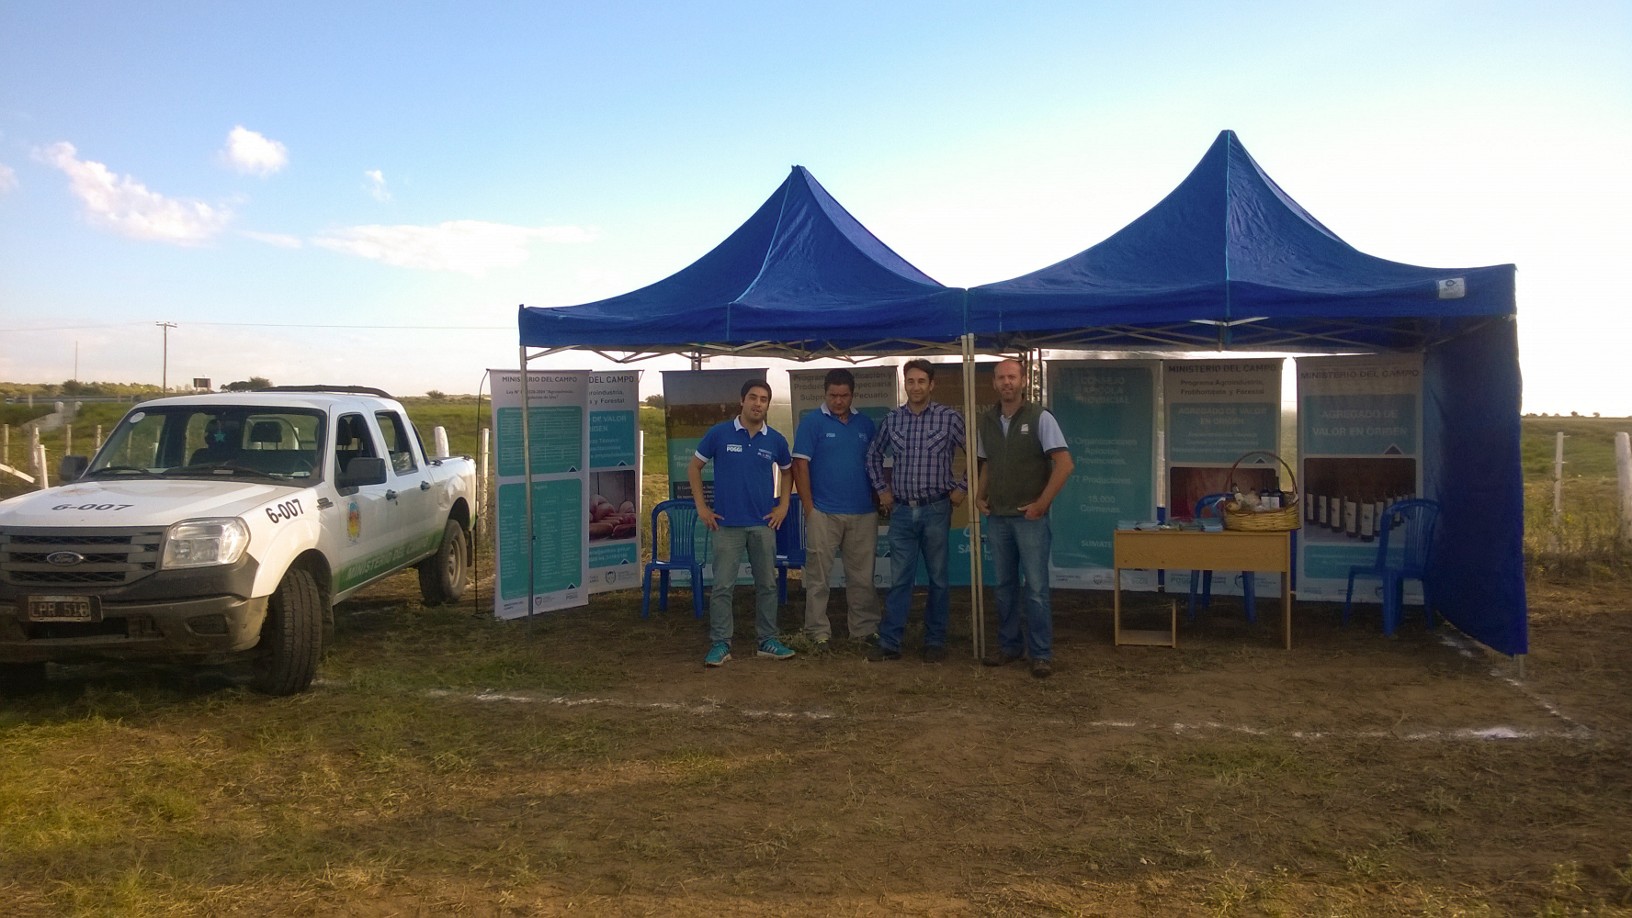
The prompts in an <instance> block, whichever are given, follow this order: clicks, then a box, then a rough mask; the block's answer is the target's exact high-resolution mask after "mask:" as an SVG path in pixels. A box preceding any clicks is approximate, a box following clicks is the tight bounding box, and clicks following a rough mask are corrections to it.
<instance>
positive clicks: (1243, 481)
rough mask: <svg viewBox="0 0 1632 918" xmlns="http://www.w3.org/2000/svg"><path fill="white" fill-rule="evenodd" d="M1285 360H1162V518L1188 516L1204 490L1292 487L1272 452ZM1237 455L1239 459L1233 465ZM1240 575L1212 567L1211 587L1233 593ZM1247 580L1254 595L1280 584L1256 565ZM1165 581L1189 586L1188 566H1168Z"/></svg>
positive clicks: (1180, 588) (1172, 586) (1173, 586)
mask: <svg viewBox="0 0 1632 918" xmlns="http://www.w3.org/2000/svg"><path fill="white" fill-rule="evenodd" d="M1284 364H1285V361H1284V360H1283V359H1281V358H1274V359H1265V360H1170V361H1166V362H1164V363H1163V364H1162V402H1163V405H1164V406H1165V408H1166V416H1167V428H1166V431H1167V436H1166V442H1167V463H1166V466H1167V495H1168V499H1167V503H1168V510H1167V516H1168V519H1171V520H1185V519H1190V518H1192V516H1193V515H1194V513H1195V506H1196V502H1197V501H1199V500H1200V499H1201V498H1203V497H1206V496H1208V495H1211V494H1220V493H1231V492H1233V491H1234V490H1236V489H1240V490H1241V491H1243V492H1245V491H1253V492H1256V493H1260V494H1261V493H1264V492H1274V493H1276V494H1277V496H1278V495H1279V492H1280V491H1281V490H1282V489H1285V490H1287V491H1291V490H1292V488H1293V484H1292V482H1291V481H1290V480H1283V478H1285V475H1284V472H1283V470H1282V468H1281V465H1280V463H1279V462H1277V461H1276V460H1275V459H1274V458H1273V456H1274V455H1276V454H1277V453H1278V451H1279V448H1280V447H1279V444H1280V439H1281V371H1282V368H1283V365H1284ZM1250 453H1258V455H1248V454H1250ZM1265 454H1268V455H1265ZM1243 457H1245V458H1244V459H1243ZM1290 458H1291V457H1288V459H1290ZM1237 460H1242V461H1241V462H1240V464H1239V465H1236V461H1237ZM1288 465H1290V461H1289V462H1288ZM1232 466H1234V472H1233V474H1232V472H1231V468H1232ZM1244 576H1246V574H1245V573H1243V572H1241V571H1223V572H1217V573H1215V574H1214V576H1213V577H1212V580H1211V591H1212V592H1213V593H1214V594H1227V595H1232V596H1239V595H1240V594H1241V593H1242V578H1243V577H1244ZM1253 582H1254V587H1255V590H1256V593H1257V595H1259V596H1274V595H1278V594H1279V593H1280V591H1281V583H1280V574H1277V573H1262V572H1259V573H1257V574H1256V575H1255V577H1254V581H1253ZM1166 587H1167V591H1168V592H1170V593H1188V592H1189V590H1190V572H1189V571H1178V570H1175V571H1168V572H1167V577H1166Z"/></svg>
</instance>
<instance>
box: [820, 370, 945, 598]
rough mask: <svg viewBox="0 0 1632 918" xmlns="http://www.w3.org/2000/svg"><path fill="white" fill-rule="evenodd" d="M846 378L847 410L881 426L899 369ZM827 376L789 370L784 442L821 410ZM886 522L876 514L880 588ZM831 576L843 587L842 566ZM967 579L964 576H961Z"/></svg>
mask: <svg viewBox="0 0 1632 918" xmlns="http://www.w3.org/2000/svg"><path fill="white" fill-rule="evenodd" d="M849 369H850V375H852V376H854V377H855V378H856V390H855V397H854V399H853V400H852V401H851V403H850V410H851V411H854V412H856V413H857V414H865V415H866V416H868V417H870V418H872V419H873V423H875V424H883V423H884V416H885V415H886V414H889V413H890V412H891V411H892V410H894V409H895V407H896V406H897V405H899V404H901V403H900V402H899V401H898V400H897V399H898V396H897V394H896V379H897V378H898V374H899V372H900V371H899V370H898V369H897V368H896V367H851V368H849ZM827 374H828V371H827V370H789V371H788V389H789V396H790V397H791V400H792V402H793V419H794V429H793V430H791V431H788V443H789V444H792V443H793V442H794V437H795V436H796V435H797V434H798V433H799V427H798V425H799V422H800V421H801V420H802V419H803V418H804V416H805V414H806V413H807V412H809V411H814V410H817V409H819V408H821V406H822V404H823V403H824V402H825V401H826V400H827V392H826V390H825V389H824V388H823V387H822V380H823V378H824V377H826V376H827ZM887 525H888V520H887V519H886V518H885V517H884V516H883V515H882V514H880V515H879V532H878V548H877V555H878V557H877V558H875V563H874V566H873V585H874V586H883V585H885V584H888V583H889V582H890V565H889V558H888V557H887V555H888V553H889V540H888V539H887V538H885V535H884V531H885V528H886V527H887ZM831 570H832V576H831V577H829V578H828V579H829V580H830V581H831V586H833V587H842V586H844V565H842V564H834V565H833V566H832V568H831ZM965 579H967V577H965Z"/></svg>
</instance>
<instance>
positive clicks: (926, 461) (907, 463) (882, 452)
mask: <svg viewBox="0 0 1632 918" xmlns="http://www.w3.org/2000/svg"><path fill="white" fill-rule="evenodd" d="M963 443H964V433H963V415H961V414H959V413H958V412H956V411H954V410H952V409H951V408H948V407H946V406H945V405H942V404H941V403H940V402H930V403H929V407H927V408H925V409H924V412H923V413H922V414H913V413H912V409H911V408H909V407H907V406H906V405H902V406H901V407H899V408H897V409H895V410H894V411H892V412H890V413H889V414H887V415H885V416H884V423H883V424H881V425H879V428H878V436H876V437H874V438H873V444H872V446H871V447H869V448H868V449H867V477H868V479H870V480H871V482H872V485H873V490H874V491H883V490H884V489H885V488H886V487H887V488H889V489H890V493H891V494H893V495H894V496H895V499H896V500H912V501H918V500H928V499H929V498H931V497H939V496H941V495H943V494H945V493H947V492H948V491H951V490H954V489H956V490H959V491H967V490H968V489H969V486H968V485H967V484H966V483H964V481H963V480H962V479H959V478H954V477H952V455H953V453H955V452H956V451H957V449H958V447H960V446H962V445H963ZM885 456H890V457H891V458H892V459H893V460H894V462H893V463H892V473H891V479H890V481H888V482H886V481H885V480H884V457H885Z"/></svg>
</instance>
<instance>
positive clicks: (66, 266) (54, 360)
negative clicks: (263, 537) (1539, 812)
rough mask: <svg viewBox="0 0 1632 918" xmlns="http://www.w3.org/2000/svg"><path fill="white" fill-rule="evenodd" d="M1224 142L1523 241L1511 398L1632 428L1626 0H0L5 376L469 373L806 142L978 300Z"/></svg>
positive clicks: (1470, 238) (1406, 221)
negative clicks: (547, 311)
mask: <svg viewBox="0 0 1632 918" xmlns="http://www.w3.org/2000/svg"><path fill="white" fill-rule="evenodd" d="M1225 128H1229V129H1233V130H1235V131H1236V132H1237V133H1238V134H1239V136H1240V138H1241V140H1242V142H1243V143H1244V144H1245V145H1246V147H1247V149H1248V150H1249V151H1251V152H1252V154H1253V156H1254V157H1255V158H1256V159H1257V160H1258V161H1259V163H1260V164H1261V165H1262V166H1263V167H1264V168H1265V170H1266V171H1268V172H1269V174H1270V175H1272V176H1273V177H1274V178H1275V180H1276V181H1277V182H1278V183H1279V184H1280V185H1281V187H1282V188H1284V189H1285V190H1286V191H1287V192H1288V193H1289V194H1291V195H1292V196H1293V197H1294V198H1296V199H1297V200H1298V201H1299V203H1301V204H1302V205H1303V206H1304V207H1305V209H1307V210H1309V211H1310V212H1311V213H1313V214H1314V215H1315V216H1316V217H1317V218H1318V219H1320V220H1321V222H1322V223H1324V224H1325V225H1326V226H1327V227H1329V228H1331V229H1332V230H1333V231H1334V232H1336V233H1337V234H1338V235H1339V236H1341V237H1343V238H1344V239H1345V240H1346V241H1348V242H1349V243H1350V244H1352V245H1354V246H1356V247H1357V248H1359V249H1361V250H1363V251H1366V252H1369V253H1370V254H1373V255H1377V256H1380V257H1384V258H1389V259H1393V260H1397V261H1404V262H1410V263H1414V264H1422V265H1430V266H1435V267H1469V266H1476V265H1486V264H1498V263H1508V262H1511V263H1515V264H1517V265H1518V269H1519V329H1520V332H1519V333H1520V349H1521V360H1522V363H1523V369H1524V372H1525V393H1526V398H1525V407H1526V410H1529V411H1545V412H1559V411H1563V412H1568V411H1572V410H1577V411H1581V412H1583V413H1590V412H1594V411H1599V412H1602V413H1604V414H1614V415H1632V386H1629V385H1627V384H1626V383H1625V376H1626V374H1625V371H1624V367H1625V363H1626V357H1625V356H1624V353H1623V352H1624V350H1625V344H1624V343H1623V341H1622V340H1617V339H1624V338H1625V337H1626V330H1627V326H1628V324H1629V323H1628V322H1627V320H1626V319H1625V318H1624V315H1625V314H1626V313H1627V312H1628V307H1629V306H1632V303H1629V297H1628V295H1627V293H1626V292H1625V287H1624V286H1623V284H1624V282H1623V281H1616V280H1615V278H1617V277H1625V276H1627V275H1628V274H1632V271H1629V269H1632V220H1629V218H1628V216H1627V215H1628V214H1629V213H1632V179H1629V178H1628V166H1629V164H1632V4H1628V3H1625V2H1603V3H1591V2H1563V3H1554V4H1545V5H1544V4H1534V3H1492V2H1477V3H1475V2H1468V3H1435V2H1414V3H1392V2H1386V3H1366V4H1307V3H1253V2H1245V3H1185V2H1179V3H1158V4H1134V3H1125V4H1124V3H1114V4H1113V3H1091V2H1075V3H1031V2H1011V3H1003V4H995V3H991V4H988V3H961V2H956V0H943V2H936V3H916V2H878V0H874V2H865V3H860V2H858V3H807V4H797V5H795V4H773V3H744V2H739V3H684V2H679V3H673V2H671V3H619V2H608V3H598V4H567V3H519V2H518V3H480V2H476V3H471V2H462V3H459V4H452V3H435V4H432V3H343V2H342V3H332V2H331V3H299V2H297V3H285V4H265V5H251V4H245V3H225V4H224V3H204V2H199V3H174V2H152V3H142V4H129V3H118V2H104V3H88V2H76V0H57V2H40V0H5V2H0V334H3V339H0V379H4V380H11V381H24V382H56V381H62V380H65V379H69V378H71V377H73V376H74V375H75V365H76V364H75V361H76V353H77V365H78V376H79V378H81V379H86V380H110V381H137V380H140V381H152V382H158V381H159V376H160V373H161V361H162V355H161V342H162V336H161V331H160V329H159V328H158V327H156V326H155V323H157V322H161V321H165V322H173V323H175V324H176V327H175V328H173V329H171V330H170V332H169V364H168V367H169V369H168V374H169V380H170V382H171V383H172V384H174V383H176V382H177V381H186V380H189V379H191V378H192V377H194V376H207V377H210V378H212V379H213V380H214V381H215V382H216V383H217V384H220V383H222V382H226V381H230V380H234V379H243V378H247V377H248V376H252V375H260V376H266V377H269V378H271V379H273V380H274V381H275V382H279V383H295V382H311V381H321V382H345V383H355V384H364V385H378V386H382V387H385V388H388V389H391V390H393V391H397V392H401V393H403V394H417V393H422V392H424V391H426V390H429V389H441V390H443V391H447V392H474V391H476V390H477V388H478V386H479V385H480V384H481V376H482V372H483V369H484V368H486V367H489V366H495V367H496V366H513V365H514V364H515V363H516V361H517V347H516V335H515V328H514V312H515V308H516V306H517V305H518V304H521V303H525V304H527V305H530V306H553V305H566V304H571V303H579V302H585V301H589V300H594V299H599V298H601V297H605V296H611V295H615V294H618V293H622V292H625V291H627V290H630V289H633V288H635V287H639V286H643V285H645V284H647V283H650V282H652V281H655V280H658V279H660V278H662V277H665V276H667V275H668V274H670V273H672V272H674V271H676V270H678V269H680V268H682V267H684V266H685V265H686V264H689V263H690V262H691V261H692V260H693V259H695V258H696V257H698V256H699V255H701V254H702V253H704V252H706V251H707V250H708V249H710V248H711V247H713V246H714V245H715V244H716V243H717V242H719V241H720V240H721V239H723V238H724V237H725V236H726V235H727V234H728V233H729V232H730V231H731V230H733V229H734V228H735V227H736V226H737V225H738V224H740V223H741V222H742V221H743V220H746V219H747V217H748V216H749V215H750V214H751V213H752V212H753V211H754V209H755V208H756V207H757V206H758V205H759V204H760V203H761V202H763V201H764V199H765V198H766V197H767V196H768V195H769V194H770V193H771V192H772V191H773V190H775V188H776V187H777V185H778V184H780V183H781V181H782V180H783V179H784V178H785V177H786V175H787V171H788V168H789V167H790V166H792V165H794V164H796V163H797V164H800V165H803V166H806V167H807V168H809V169H810V170H811V171H812V173H813V174H814V175H815V176H816V178H817V179H818V180H819V181H821V182H822V184H823V185H824V186H825V187H826V188H827V189H828V191H829V192H831V193H832V194H833V195H834V196H835V197H836V198H837V199H838V200H839V201H840V202H841V203H843V204H844V205H845V207H846V208H847V209H848V210H850V212H851V213H852V214H854V215H855V216H856V218H857V219H859V220H860V221H861V222H862V223H863V224H864V225H866V226H867V227H868V228H869V229H870V230H872V231H873V232H874V233H875V234H876V235H878V236H879V237H880V238H881V239H883V240H884V241H885V242H886V243H887V244H889V245H890V246H891V247H892V248H894V249H895V250H896V251H897V252H899V253H900V254H901V255H902V256H903V257H905V258H906V259H907V260H908V261H911V262H912V263H914V264H915V265H917V266H918V267H919V268H920V269H922V270H923V271H925V272H926V273H928V274H929V275H930V276H932V277H934V278H936V279H937V280H939V281H941V282H943V283H947V284H952V285H958V286H962V285H974V284H980V283H986V282H989V281H995V280H1001V279H1004V278H1008V277H1012V276H1015V275H1018V274H1023V273H1026V272H1029V271H1031V270H1034V269H1036V268H1039V267H1042V266H1044V265H1047V264H1051V263H1053V262H1055V261H1058V260H1060V259H1062V258H1065V257H1067V256H1069V255H1071V254H1074V253H1075V252H1078V251H1080V250H1082V249H1084V248H1087V247H1088V246H1090V245H1093V244H1094V243H1096V242H1099V241H1100V240H1102V239H1104V238H1105V237H1106V236H1108V235H1110V234H1111V233H1113V232H1115V231H1116V230H1117V229H1119V228H1120V227H1121V226H1123V225H1124V224H1126V223H1127V222H1129V221H1130V220H1132V219H1134V218H1135V217H1137V216H1138V215H1139V214H1140V213H1142V212H1143V211H1144V210H1146V209H1147V208H1149V207H1150V206H1152V205H1153V204H1155V203H1156V202H1157V201H1158V200H1160V199H1161V197H1162V196H1164V195H1165V194H1166V193H1167V192H1168V191H1169V190H1171V189H1172V187H1173V186H1174V185H1176V184H1177V183H1178V182H1179V181H1180V180H1181V179H1183V178H1184V176H1185V175H1186V174H1187V173H1188V172H1189V170H1190V168H1191V167H1192V166H1194V164H1195V163H1196V161H1197V160H1198V159H1199V158H1200V157H1201V155H1202V154H1203V152H1205V151H1206V149H1207V147H1208V145H1209V144H1211V142H1212V141H1213V139H1214V137H1216V136H1217V134H1218V132H1219V131H1220V130H1223V129H1225ZM346 326H351V327H346ZM553 365H556V366H571V365H579V366H592V365H595V364H593V363H592V362H591V361H590V360H589V359H588V358H565V359H562V360H559V361H555V362H554V364H553ZM676 365H677V364H675V363H667V362H648V363H647V364H645V365H644V366H645V367H646V369H648V370H649V371H655V370H657V369H663V368H673V367H674V366H676ZM647 375H648V377H649V379H648V384H647V386H646V388H647V389H648V390H653V391H655V387H656V385H657V380H656V375H657V374H656V373H655V372H648V374H647Z"/></svg>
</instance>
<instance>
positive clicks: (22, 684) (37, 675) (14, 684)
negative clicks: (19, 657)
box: [0, 663, 45, 697]
mask: <svg viewBox="0 0 1632 918" xmlns="http://www.w3.org/2000/svg"><path fill="white" fill-rule="evenodd" d="M43 688H45V664H44V663H0V696H8V697H10V696H17V695H30V694H33V693H34V692H38V691H40V690H41V689H43Z"/></svg>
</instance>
